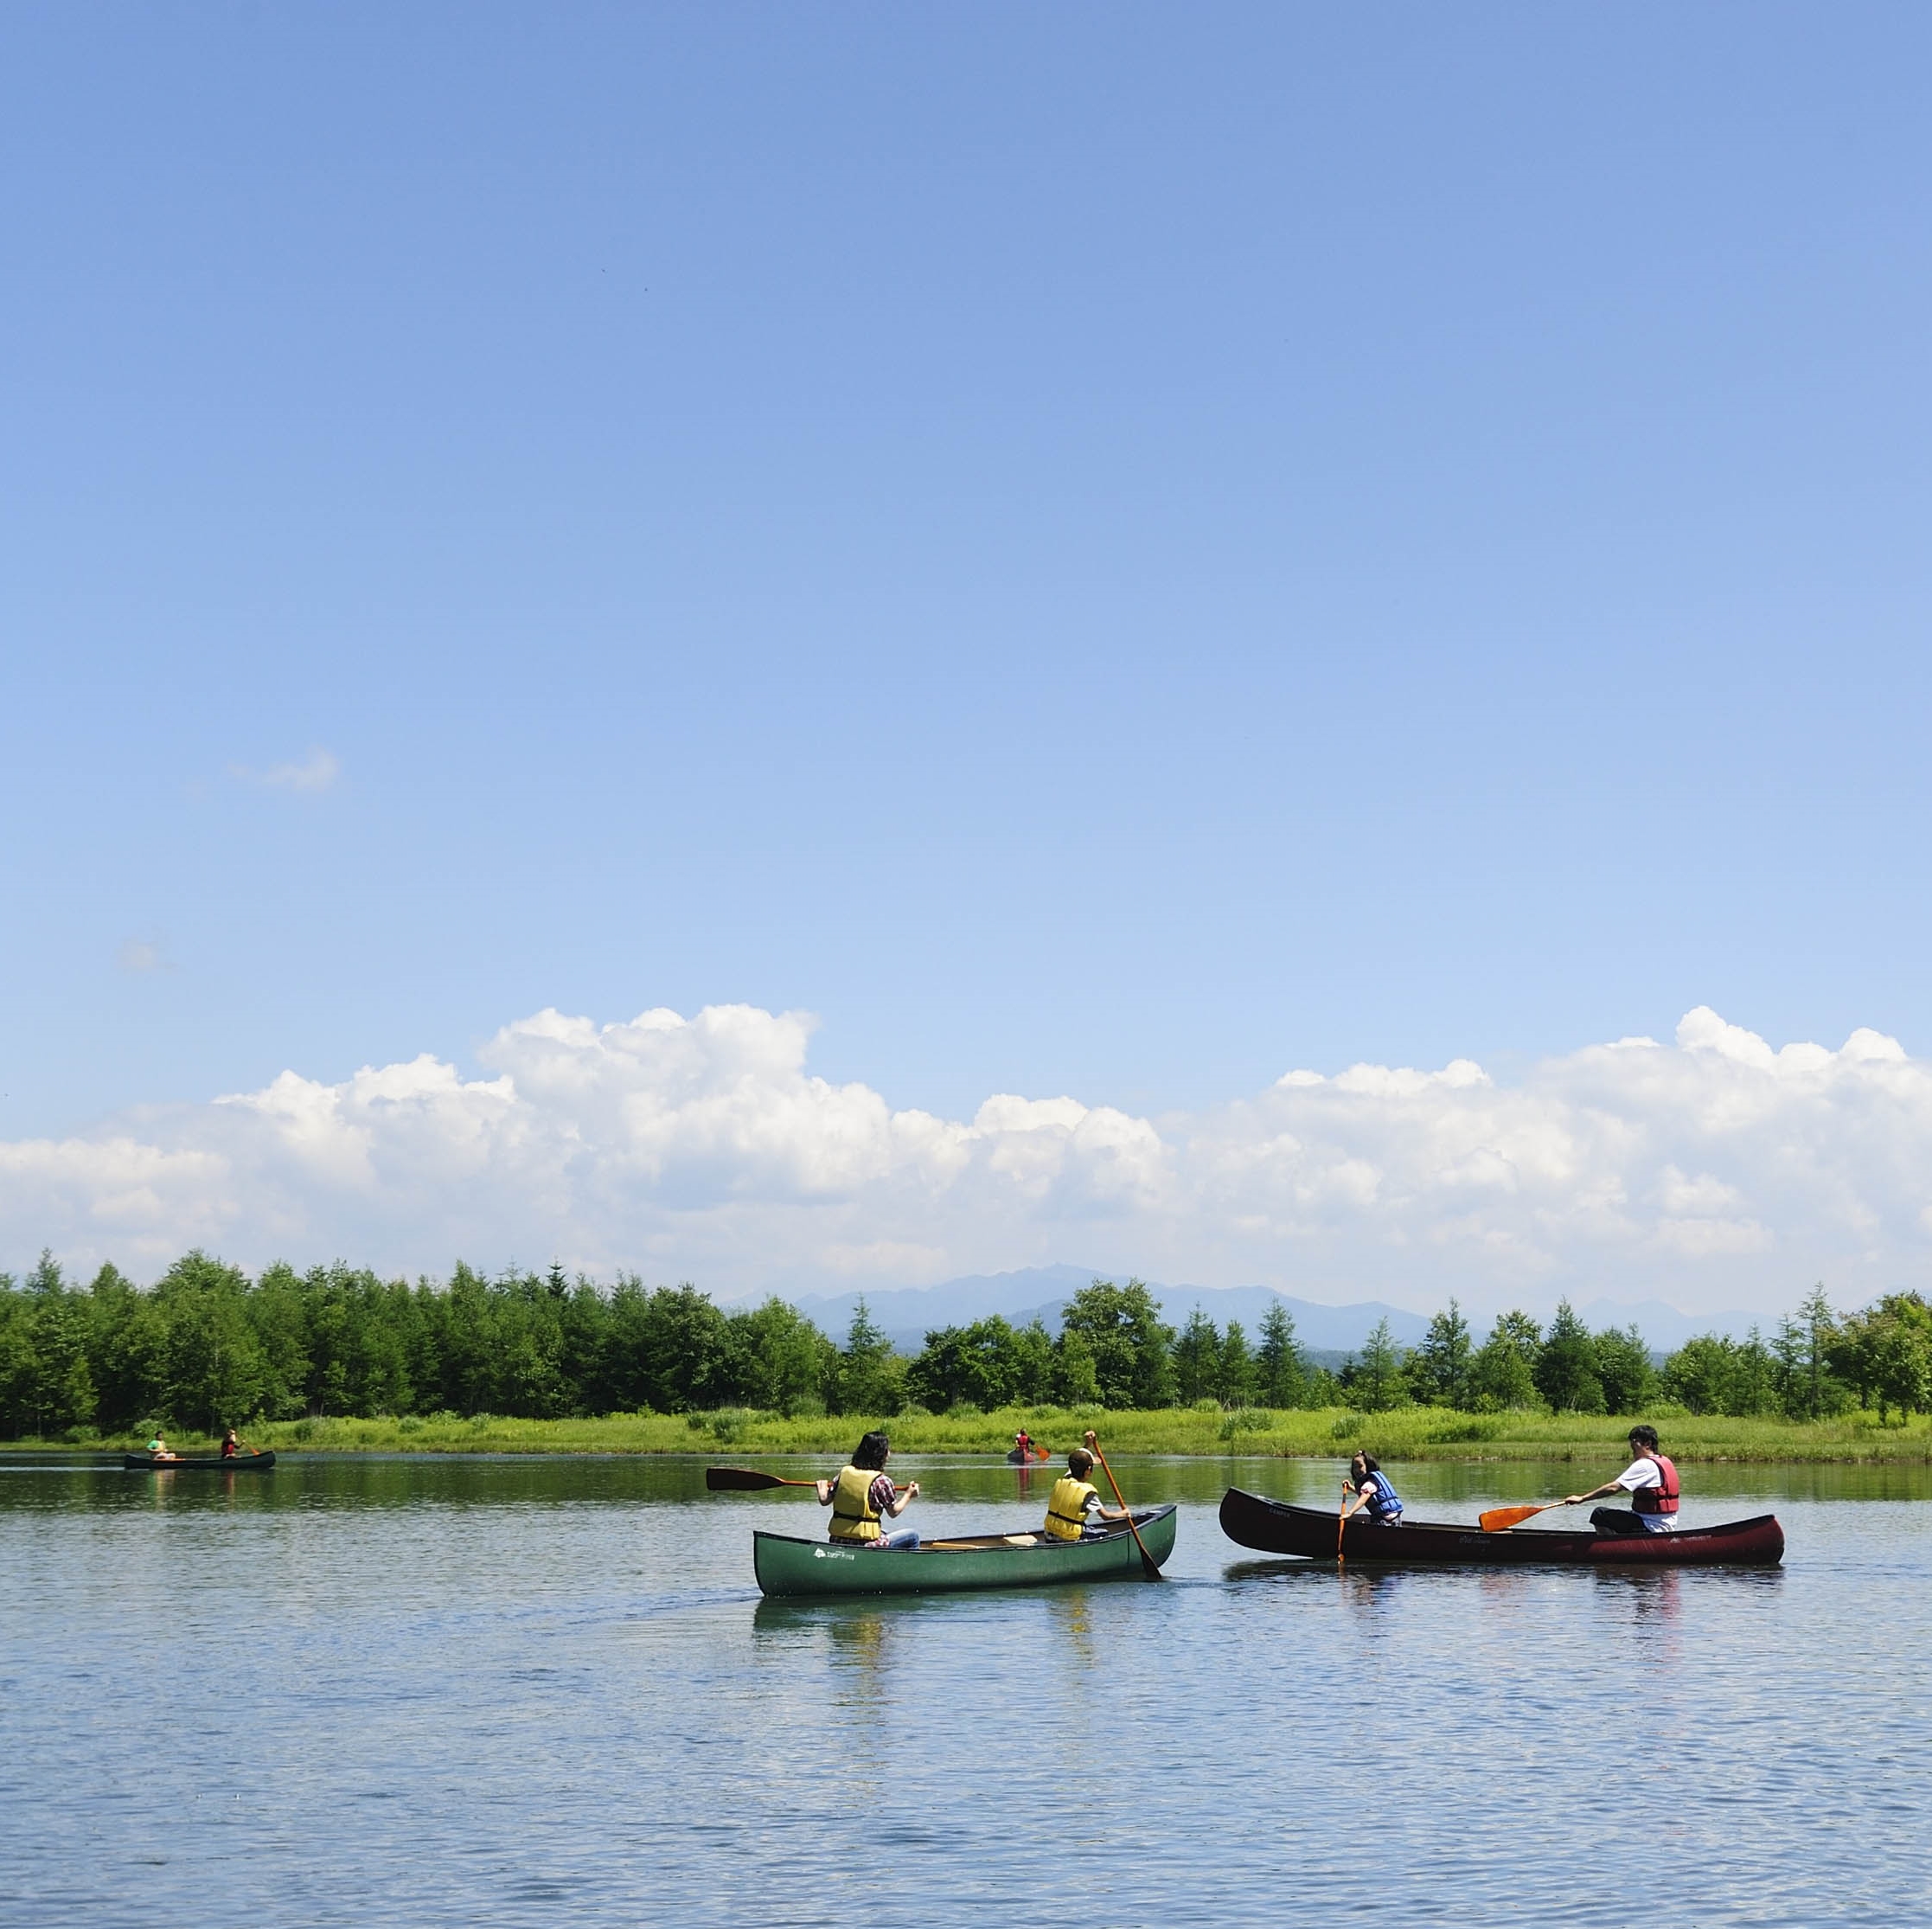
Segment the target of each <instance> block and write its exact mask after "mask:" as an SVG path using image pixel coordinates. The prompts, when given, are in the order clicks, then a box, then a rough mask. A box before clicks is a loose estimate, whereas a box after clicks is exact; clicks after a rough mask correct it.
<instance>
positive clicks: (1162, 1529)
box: [752, 1507, 1175, 1597]
mask: <svg viewBox="0 0 1932 1929" xmlns="http://www.w3.org/2000/svg"><path fill="white" fill-rule="evenodd" d="M1134 1522H1135V1524H1136V1526H1137V1527H1138V1528H1140V1530H1141V1539H1142V1541H1144V1542H1145V1543H1146V1545H1147V1551H1148V1555H1149V1556H1150V1557H1151V1558H1152V1560H1153V1561H1154V1563H1155V1566H1156V1567H1161V1566H1164V1565H1165V1564H1166V1562H1167V1559H1168V1555H1169V1554H1172V1553H1173V1552H1174V1523H1175V1510H1174V1508H1172V1507H1156V1508H1154V1509H1150V1510H1149V1511H1148V1512H1147V1513H1145V1514H1141V1513H1136V1515H1135V1516H1134ZM1018 1540H1025V1541H1030V1542H1031V1545H1027V1546H1015V1545H1014V1541H1018ZM752 1568H753V1570H754V1571H755V1572H756V1573H757V1575H758V1586H759V1588H760V1590H761V1591H762V1592H763V1593H767V1594H774V1595H784V1596H786V1597H796V1596H799V1595H809V1594H954V1593H968V1592H972V1591H976V1590H977V1589H980V1588H985V1587H1057V1586H1065V1584H1066V1583H1068V1582H1070V1581H1090V1580H1138V1579H1139V1578H1140V1576H1141V1572H1142V1568H1141V1550H1140V1548H1137V1547H1136V1546H1135V1544H1134V1536H1133V1535H1131V1534H1129V1533H1128V1532H1127V1531H1126V1529H1125V1528H1121V1529H1120V1530H1118V1531H1117V1532H1111V1533H1109V1534H1108V1535H1106V1536H1105V1537H1104V1538H1099V1539H1095V1540H1091V1541H1049V1540H1047V1539H1046V1537H1045V1536H1044V1535H1040V1536H1034V1535H1014V1536H1012V1537H1010V1538H1009V1537H1008V1536H1007V1535H1000V1534H987V1535H975V1536H973V1537H971V1538H970V1539H961V1538H959V1537H956V1536H949V1537H947V1538H945V1539H943V1540H939V1541H934V1542H932V1543H931V1544H929V1545H928V1546H925V1547H923V1548H919V1549H918V1552H917V1553H907V1552H905V1551H904V1550H896V1551H890V1550H889V1551H886V1552H883V1553H881V1552H879V1551H876V1550H873V1549H871V1548H844V1547H838V1546H836V1545H835V1544H834V1543H832V1542H831V1541H799V1540H795V1539H793V1538H792V1537H791V1536H790V1535H786V1534H759V1533H754V1534H753V1535H752Z"/></svg>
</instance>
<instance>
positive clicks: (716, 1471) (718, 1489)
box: [704, 1467, 905, 1494]
mask: <svg viewBox="0 0 1932 1929" xmlns="http://www.w3.org/2000/svg"><path fill="white" fill-rule="evenodd" d="M704 1484H705V1485H706V1486H707V1487H708V1488H710V1490H712V1492H713V1493H714V1494H758V1493H763V1492H764V1490H765V1489H766V1488H767V1487H816V1486H817V1484H818V1483H817V1482H816V1480H787V1479H786V1478H785V1477H784V1475H783V1474H777V1473H759V1472H758V1471H757V1470H756V1469H755V1468H752V1467H707V1468H706V1469H705V1471H704ZM892 1491H893V1492H894V1493H895V1494H903V1493H904V1492H905V1488H903V1487H899V1486H896V1485H895V1486H894V1487H893V1489H892Z"/></svg>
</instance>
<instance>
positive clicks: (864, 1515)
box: [818, 1433, 919, 1552]
mask: <svg viewBox="0 0 1932 1929" xmlns="http://www.w3.org/2000/svg"><path fill="white" fill-rule="evenodd" d="M891 1452H892V1442H891V1441H890V1440H888V1439H886V1436H885V1435H884V1434H883V1433H868V1434H867V1435H866V1437H865V1438H864V1439H862V1440H860V1442H859V1445H857V1447H855V1448H854V1450H853V1455H852V1464H850V1465H849V1466H848V1467H845V1468H842V1469H841V1471H840V1472H839V1475H838V1477H837V1478H836V1479H834V1480H822V1481H820V1482H819V1483H818V1504H819V1505H820V1506H821V1507H829V1508H830V1509H832V1538H833V1539H834V1540H835V1541H843V1542H845V1543H846V1544H847V1545H848V1546H850V1547H859V1548H902V1549H905V1550H906V1551H908V1552H909V1551H911V1550H912V1548H917V1547H918V1544H919V1530H918V1528H916V1527H902V1528H899V1529H898V1530H897V1531H895V1532H888V1531H887V1529H886V1526H885V1524H884V1523H885V1522H887V1521H890V1520H896V1519H898V1517H899V1516H900V1515H901V1514H903V1513H904V1512H905V1509H906V1508H907V1506H908V1505H909V1504H910V1503H912V1501H913V1500H915V1499H917V1498H918V1491H919V1484H918V1481H916V1480H914V1481H910V1482H908V1483H907V1484H906V1486H905V1490H904V1491H903V1492H901V1491H900V1490H899V1488H897V1487H895V1486H894V1485H893V1484H892V1476H891V1475H890V1474H889V1473H887V1472H886V1457H887V1456H888V1455H889V1454H890V1453H891Z"/></svg>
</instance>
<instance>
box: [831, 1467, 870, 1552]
mask: <svg viewBox="0 0 1932 1929" xmlns="http://www.w3.org/2000/svg"><path fill="white" fill-rule="evenodd" d="M878 1477H879V1471H878V1470H877V1469H876V1468H874V1469H873V1471H871V1472H870V1473H868V1472H867V1471H866V1470H865V1469H864V1468H863V1467H847V1468H845V1469H844V1470H842V1471H841V1473H840V1475H839V1477H838V1478H837V1479H836V1480H835V1481H834V1482H833V1483H832V1538H833V1539H834V1540H835V1541H876V1540H877V1539H878V1538H879V1509H877V1508H876V1507H874V1506H873V1504H872V1484H873V1481H875V1480H876V1479H878Z"/></svg>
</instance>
